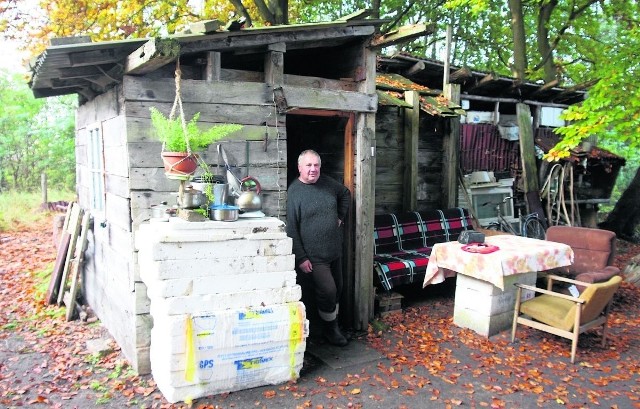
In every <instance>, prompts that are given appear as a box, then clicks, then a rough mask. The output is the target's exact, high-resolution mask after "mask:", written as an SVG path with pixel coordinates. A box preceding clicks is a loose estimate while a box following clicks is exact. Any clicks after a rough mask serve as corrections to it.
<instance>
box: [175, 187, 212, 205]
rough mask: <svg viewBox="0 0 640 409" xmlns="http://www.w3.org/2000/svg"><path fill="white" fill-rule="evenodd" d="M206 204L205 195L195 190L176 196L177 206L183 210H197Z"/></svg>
mask: <svg viewBox="0 0 640 409" xmlns="http://www.w3.org/2000/svg"><path fill="white" fill-rule="evenodd" d="M207 202H208V199H207V195H205V194H204V193H202V192H201V191H199V190H195V189H188V190H185V191H184V192H182V196H180V195H178V206H180V207H181V208H183V209H197V208H199V207H202V206H204V205H206V204H207Z"/></svg>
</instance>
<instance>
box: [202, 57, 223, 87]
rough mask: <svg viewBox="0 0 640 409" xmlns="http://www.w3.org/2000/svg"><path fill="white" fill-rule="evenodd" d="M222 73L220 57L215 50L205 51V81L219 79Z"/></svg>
mask: <svg viewBox="0 0 640 409" xmlns="http://www.w3.org/2000/svg"><path fill="white" fill-rule="evenodd" d="M221 73H222V57H221V55H220V53H219V52H217V51H209V52H208V53H207V65H206V67H205V75H204V78H205V81H207V82H213V81H220V74H221Z"/></svg>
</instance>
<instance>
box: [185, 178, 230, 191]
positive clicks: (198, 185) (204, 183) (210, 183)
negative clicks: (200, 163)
mask: <svg viewBox="0 0 640 409" xmlns="http://www.w3.org/2000/svg"><path fill="white" fill-rule="evenodd" d="M226 182H227V180H226V179H225V178H224V176H219V175H206V176H196V177H194V178H193V180H192V181H191V182H190V183H191V187H192V188H194V189H195V190H199V191H201V192H206V191H207V189H209V188H212V187H214V186H215V184H217V183H226Z"/></svg>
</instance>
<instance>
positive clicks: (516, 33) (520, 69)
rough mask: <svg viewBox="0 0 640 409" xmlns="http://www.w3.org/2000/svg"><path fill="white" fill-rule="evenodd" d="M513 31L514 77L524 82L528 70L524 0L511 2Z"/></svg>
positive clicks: (510, 0) (511, 0)
mask: <svg viewBox="0 0 640 409" xmlns="http://www.w3.org/2000/svg"><path fill="white" fill-rule="evenodd" d="M509 10H510V11H511V31H512V32H513V68H512V71H513V76H514V77H515V78H517V79H518V80H520V81H524V79H525V72H526V70H527V43H526V34H525V32H524V18H523V14H522V0H509Z"/></svg>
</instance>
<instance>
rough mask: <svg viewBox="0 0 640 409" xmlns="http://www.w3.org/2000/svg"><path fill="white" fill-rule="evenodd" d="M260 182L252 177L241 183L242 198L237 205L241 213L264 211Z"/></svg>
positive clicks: (239, 197)
mask: <svg viewBox="0 0 640 409" xmlns="http://www.w3.org/2000/svg"><path fill="white" fill-rule="evenodd" d="M261 191H262V188H261V187H260V182H258V180H257V179H256V178H254V177H252V176H247V177H245V178H243V179H242V180H241V181H240V196H238V199H237V200H236V205H237V206H238V208H240V211H241V212H255V211H258V210H261V209H262V198H261V197H260V192H261Z"/></svg>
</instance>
